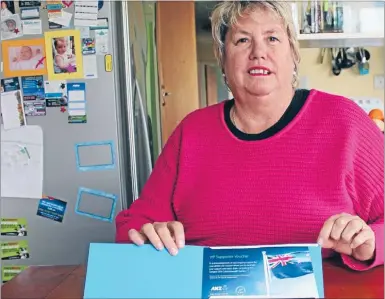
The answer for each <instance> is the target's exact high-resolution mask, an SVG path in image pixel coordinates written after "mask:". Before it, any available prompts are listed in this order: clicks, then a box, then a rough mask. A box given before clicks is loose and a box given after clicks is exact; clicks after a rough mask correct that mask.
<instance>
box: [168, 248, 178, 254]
mask: <svg viewBox="0 0 385 299" xmlns="http://www.w3.org/2000/svg"><path fill="white" fill-rule="evenodd" d="M170 253H171V254H172V255H177V253H178V250H177V249H176V248H171V249H170Z"/></svg>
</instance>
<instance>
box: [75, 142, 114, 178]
mask: <svg viewBox="0 0 385 299" xmlns="http://www.w3.org/2000/svg"><path fill="white" fill-rule="evenodd" d="M101 145H109V146H110V151H111V163H110V164H98V165H88V166H82V165H81V164H80V156H79V148H80V147H82V146H101ZM75 155H76V166H77V168H78V170H79V171H90V170H104V169H114V168H115V153H114V143H113V142H112V141H97V142H82V143H77V144H75Z"/></svg>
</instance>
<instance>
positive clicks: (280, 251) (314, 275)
mask: <svg viewBox="0 0 385 299" xmlns="http://www.w3.org/2000/svg"><path fill="white" fill-rule="evenodd" d="M239 297H247V298H251V297H252V298H322V297H323V277H322V257H321V252H320V247H319V246H318V245H313V244H309V245H307V244H300V245H280V246H263V247H257V246H253V247H233V248H226V247H221V248H210V249H207V250H206V251H205V252H204V263H203V292H202V298H212V299H214V298H222V299H224V298H239Z"/></svg>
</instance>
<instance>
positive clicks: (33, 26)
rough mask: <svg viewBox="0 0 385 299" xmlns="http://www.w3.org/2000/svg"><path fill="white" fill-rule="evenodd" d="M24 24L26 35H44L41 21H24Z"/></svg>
mask: <svg viewBox="0 0 385 299" xmlns="http://www.w3.org/2000/svg"><path fill="white" fill-rule="evenodd" d="M22 23H23V31H24V34H25V35H36V34H37V35H38V34H41V33H42V27H41V20H24V21H22Z"/></svg>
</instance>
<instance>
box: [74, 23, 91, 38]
mask: <svg viewBox="0 0 385 299" xmlns="http://www.w3.org/2000/svg"><path fill="white" fill-rule="evenodd" d="M75 29H76V30H79V31H80V38H88V37H91V35H90V28H89V27H82V26H79V27H75Z"/></svg>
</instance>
